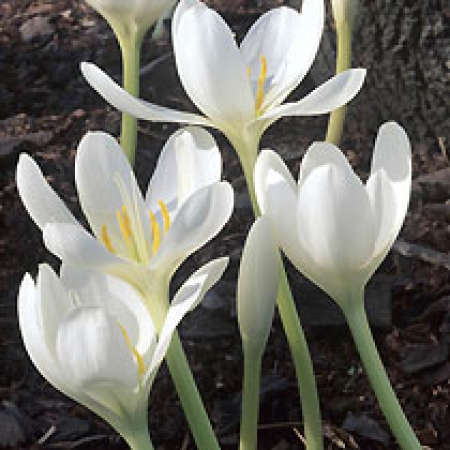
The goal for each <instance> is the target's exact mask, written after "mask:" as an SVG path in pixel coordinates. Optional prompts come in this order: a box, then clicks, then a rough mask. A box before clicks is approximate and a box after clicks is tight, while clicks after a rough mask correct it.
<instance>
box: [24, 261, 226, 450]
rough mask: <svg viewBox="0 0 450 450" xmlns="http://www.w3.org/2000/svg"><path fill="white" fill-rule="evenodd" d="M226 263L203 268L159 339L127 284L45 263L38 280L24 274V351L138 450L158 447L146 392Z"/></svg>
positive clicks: (183, 289) (52, 379) (173, 308)
mask: <svg viewBox="0 0 450 450" xmlns="http://www.w3.org/2000/svg"><path fill="white" fill-rule="evenodd" d="M225 266H226V260H216V261H213V262H211V263H209V264H208V265H206V266H204V267H203V268H202V269H200V270H199V271H197V272H196V273H195V274H194V275H192V277H191V278H189V279H188V281H187V282H186V283H185V284H184V285H183V286H182V287H181V288H180V289H179V290H178V292H177V294H176V295H175V296H174V299H173V302H172V305H171V306H170V308H169V310H168V312H167V316H166V318H165V321H164V325H163V327H162V330H161V332H160V334H159V338H158V339H157V337H156V336H157V334H156V329H155V327H154V325H153V321H152V320H151V317H150V315H149V313H148V311H147V309H146V308H145V306H144V304H143V303H142V302H141V301H140V298H139V296H138V294H137V293H136V291H135V290H134V289H133V288H132V287H131V286H129V285H128V284H126V283H124V282H123V281H121V280H119V279H117V278H114V277H111V276H108V275H103V274H99V273H95V272H89V271H86V270H82V269H81V270H80V269H74V268H71V267H67V266H63V270H62V274H61V278H60V277H58V276H57V275H56V274H55V273H54V272H53V270H52V269H51V268H50V267H49V266H47V265H45V264H44V265H41V266H40V267H39V273H38V276H37V281H36V284H35V283H34V281H33V280H32V278H31V277H30V275H28V274H27V275H25V277H24V279H23V281H22V284H21V286H20V290H19V295H18V315H19V326H20V331H21V334H22V338H23V341H24V344H25V347H26V350H27V352H28V354H29V356H30V358H31V360H32V361H33V363H34V365H35V366H36V368H37V369H38V370H39V372H40V373H41V374H42V375H43V376H44V377H45V378H46V379H47V380H48V381H49V383H50V384H52V385H53V386H54V387H55V388H56V389H58V390H60V391H61V392H62V393H64V394H65V395H67V396H69V397H70V398H72V399H73V400H75V401H77V402H79V403H81V404H83V405H84V406H86V407H87V408H89V409H91V410H92V411H93V412H95V413H96V414H98V415H99V416H100V417H102V418H103V419H104V420H106V421H107V422H109V424H110V425H111V426H113V427H114V428H115V429H116V430H117V431H118V432H119V433H120V434H121V435H122V436H123V437H124V439H125V440H126V441H127V442H128V444H129V445H130V447H131V448H133V449H136V450H138V449H139V450H144V449H153V446H152V444H151V441H150V439H149V436H148V421H147V410H148V395H149V392H150V389H151V386H152V383H153V380H154V378H155V375H156V372H157V370H158V367H159V365H160V364H161V362H162V360H163V358H164V355H165V353H166V351H167V349H168V347H169V344H170V342H171V339H172V335H173V333H174V331H175V329H176V327H177V325H178V324H179V322H180V321H181V320H182V318H183V317H184V315H185V314H186V313H187V312H189V311H190V310H191V309H192V308H194V307H195V306H196V305H197V304H198V303H199V302H200V301H201V300H202V298H203V296H204V294H205V293H206V291H207V290H208V289H209V288H210V287H211V286H212V285H213V284H214V283H215V282H216V281H217V279H218V278H220V276H221V274H222V272H223V269H224V267H225Z"/></svg>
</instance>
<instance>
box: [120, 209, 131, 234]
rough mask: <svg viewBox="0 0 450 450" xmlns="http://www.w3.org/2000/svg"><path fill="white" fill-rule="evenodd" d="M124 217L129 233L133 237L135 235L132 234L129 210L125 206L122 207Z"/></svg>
mask: <svg viewBox="0 0 450 450" xmlns="http://www.w3.org/2000/svg"><path fill="white" fill-rule="evenodd" d="M122 216H123V221H124V223H125V227H126V229H127V232H128V233H129V234H130V235H132V234H133V233H132V232H131V225H130V216H129V215H128V212H127V208H126V207H125V205H123V206H122Z"/></svg>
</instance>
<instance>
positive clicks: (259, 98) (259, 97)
mask: <svg viewBox="0 0 450 450" xmlns="http://www.w3.org/2000/svg"><path fill="white" fill-rule="evenodd" d="M266 78H267V59H266V57H265V56H264V55H262V56H261V72H260V73H259V78H258V87H257V89H256V101H255V109H256V112H257V113H258V114H260V110H261V106H262V104H263V101H264V94H265V92H264V85H265V83H266Z"/></svg>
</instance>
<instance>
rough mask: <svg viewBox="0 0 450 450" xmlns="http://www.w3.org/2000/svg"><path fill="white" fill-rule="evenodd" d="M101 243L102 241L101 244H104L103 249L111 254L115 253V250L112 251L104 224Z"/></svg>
mask: <svg viewBox="0 0 450 450" xmlns="http://www.w3.org/2000/svg"><path fill="white" fill-rule="evenodd" d="M102 241H103V244H105V247H106V248H107V249H108V250H109V251H110V252H111V253H116V250H115V249H114V247H113V245H112V244H111V239H110V238H109V234H108V227H107V226H106V224H103V225H102Z"/></svg>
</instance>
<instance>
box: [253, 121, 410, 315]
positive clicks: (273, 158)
mask: <svg viewBox="0 0 450 450" xmlns="http://www.w3.org/2000/svg"><path fill="white" fill-rule="evenodd" d="M255 184H256V193H257V198H258V202H259V205H260V207H261V210H262V211H263V213H264V214H266V215H267V216H268V217H269V218H270V220H271V223H272V225H273V228H274V230H275V234H276V238H277V240H278V243H279V245H280V247H281V248H282V249H283V251H284V253H285V254H286V255H287V256H288V258H289V259H290V260H291V261H292V262H293V264H294V265H295V266H296V267H297V268H298V269H299V270H300V271H301V272H303V274H304V275H305V276H306V277H308V278H309V279H310V280H311V281H313V282H314V283H315V284H317V285H318V286H319V287H321V288H322V289H323V290H324V291H325V292H327V293H328V294H329V295H330V296H331V297H332V298H333V299H334V300H335V301H336V302H338V303H339V304H340V305H341V306H342V307H343V308H344V309H345V306H348V305H346V302H347V301H348V299H350V298H354V297H355V295H354V294H355V293H359V292H361V290H362V289H363V288H364V286H365V284H366V282H367V281H368V280H369V278H370V277H371V276H372V274H373V272H374V271H375V270H376V268H377V267H378V266H379V264H380V263H381V261H382V260H383V259H384V258H385V256H386V254H387V253H388V251H389V249H390V247H391V246H392V244H393V242H394V240H395V238H396V237H397V235H398V233H399V231H400V228H401V226H402V224H403V221H404V218H405V215H406V211H407V207H408V202H409V196H410V190H411V149H410V143H409V140H408V137H407V136H406V133H405V132H404V130H403V128H401V127H400V126H399V125H397V124H396V123H393V122H391V123H386V124H384V125H383V126H382V127H381V128H380V130H379V133H378V137H377V140H376V143H375V150H374V154H373V158H372V167H371V174H370V177H369V179H368V180H367V182H366V183H365V184H363V183H362V182H361V180H360V179H359V178H358V176H357V175H356V174H355V173H354V172H353V170H352V168H351V166H350V164H349V163H348V161H347V159H346V158H345V156H344V154H343V153H342V152H341V151H340V150H339V149H338V148H337V147H335V146H333V145H331V144H327V143H324V142H319V143H315V144H313V145H312V146H311V147H310V148H309V149H308V151H307V152H306V154H305V156H304V158H303V161H302V165H301V168H300V176H299V181H298V184H297V183H295V181H294V179H293V178H292V176H291V174H290V173H289V170H288V169H287V167H286V165H285V164H284V162H283V161H282V160H281V158H280V157H279V156H278V155H277V154H276V153H274V152H272V151H270V150H266V151H263V152H262V153H261V154H260V156H259V158H258V161H257V164H256V169H255Z"/></svg>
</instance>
